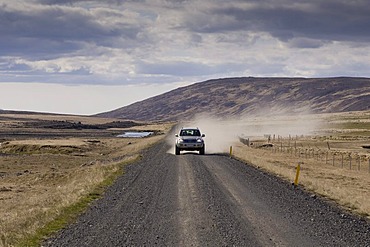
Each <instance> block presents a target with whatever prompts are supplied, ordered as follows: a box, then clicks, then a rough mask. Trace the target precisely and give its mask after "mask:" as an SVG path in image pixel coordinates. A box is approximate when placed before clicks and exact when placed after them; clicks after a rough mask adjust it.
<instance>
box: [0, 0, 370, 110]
mask: <svg viewBox="0 0 370 247" xmlns="http://www.w3.org/2000/svg"><path fill="white" fill-rule="evenodd" d="M369 13H370V4H369V1H368V0H310V1H301V0H235V1H224V0H105V1H101V0H96V1H90V0H76V1H73V0H0V109H8V110H27V111H40V112H53V113H68V114H82V115H90V114H95V113H100V112H105V111H109V110H113V109H117V108H119V107H122V106H125V105H129V104H131V103H133V102H136V101H140V100H144V99H146V98H148V97H152V96H154V95H158V94H161V93H164V92H166V91H169V90H173V89H175V88H178V87H181V86H186V85H190V84H192V83H195V82H201V81H205V80H208V79H216V78H225V77H240V76H255V77H335V76H357V77H370V28H369V27H370V15H369Z"/></svg>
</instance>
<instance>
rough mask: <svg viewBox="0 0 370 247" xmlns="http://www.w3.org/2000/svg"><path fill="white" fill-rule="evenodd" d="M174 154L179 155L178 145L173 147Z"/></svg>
mask: <svg viewBox="0 0 370 247" xmlns="http://www.w3.org/2000/svg"><path fill="white" fill-rule="evenodd" d="M175 154H176V155H180V149H179V148H178V147H175Z"/></svg>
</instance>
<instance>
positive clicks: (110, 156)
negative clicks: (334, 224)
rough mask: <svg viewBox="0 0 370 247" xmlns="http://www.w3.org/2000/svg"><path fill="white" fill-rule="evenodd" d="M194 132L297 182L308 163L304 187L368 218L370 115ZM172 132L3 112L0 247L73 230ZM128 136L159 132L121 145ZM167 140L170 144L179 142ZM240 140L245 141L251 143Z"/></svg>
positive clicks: (249, 122)
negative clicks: (98, 200) (79, 218)
mask: <svg viewBox="0 0 370 247" xmlns="http://www.w3.org/2000/svg"><path fill="white" fill-rule="evenodd" d="M297 119H298V120H299V121H297ZM191 124H192V125H196V126H198V127H200V128H201V129H202V132H203V133H205V134H206V154H207V153H215V152H217V153H219V152H225V153H228V151H229V146H233V156H234V157H235V158H238V159H240V160H243V161H246V162H247V163H249V164H252V165H255V166H257V167H259V168H260V169H263V170H266V171H268V172H271V173H274V174H276V175H277V176H280V177H281V178H282V179H286V180H288V181H291V182H293V180H294V177H295V172H296V167H297V165H298V164H301V174H300V178H299V186H303V187H304V188H305V189H307V190H309V191H311V192H312V193H313V194H317V195H320V196H322V197H325V198H327V199H328V200H332V201H335V202H337V203H338V204H339V205H341V206H342V207H343V208H344V209H346V210H351V211H353V212H354V213H357V214H360V215H362V216H364V217H369V216H370V191H369V190H368V188H369V187H370V167H369V166H370V163H369V156H370V149H368V147H369V146H370V112H369V111H361V112H346V113H336V114H314V115H306V116H304V117H301V116H300V117H296V116H293V117H292V116H290V117H280V118H269V117H258V118H257V117H256V118H250V119H244V120H242V121H240V120H239V121H235V122H233V123H231V122H227V123H222V122H220V121H214V120H212V119H208V120H207V121H204V119H203V120H199V119H198V120H197V121H195V122H193V123H191ZM172 126H173V123H167V124H163V123H150V124H148V123H142V122H132V121H123V120H119V119H108V118H93V117H77V116H64V115H50V114H49V115H47V114H42V115H40V114H0V143H1V144H0V246H37V245H38V244H39V243H40V241H42V239H43V238H44V237H45V236H48V235H49V234H51V233H53V232H54V231H56V230H58V229H60V228H61V227H63V226H65V225H66V224H68V223H70V222H72V221H73V220H74V219H75V218H76V217H77V215H78V214H79V213H81V212H83V211H84V210H85V209H86V207H88V205H89V204H90V203H91V202H92V201H93V200H95V199H96V198H99V197H100V196H102V194H103V193H104V189H105V188H106V187H107V186H109V185H110V184H111V183H112V182H113V181H114V180H115V178H116V177H117V176H119V175H121V174H123V173H124V167H125V166H124V165H125V164H127V163H130V162H134V161H135V160H137V159H140V156H141V155H142V152H143V151H144V149H145V148H147V147H149V146H150V145H153V144H154V143H156V142H158V141H159V140H162V139H163V138H164V137H165V136H166V134H168V133H170V130H171V127H172ZM281 126H283V127H281ZM127 130H132V131H151V132H154V134H153V135H152V136H150V137H146V138H132V139H130V138H117V137H116V136H117V135H118V134H122V133H123V132H125V131H127ZM243 134H244V135H243ZM167 136H169V137H168V138H169V139H170V143H171V144H172V145H173V142H174V136H171V135H167ZM171 137H172V138H171ZM238 137H242V138H243V139H248V140H249V145H246V144H245V142H244V143H242V142H240V141H239V140H238ZM173 150H174V149H173V148H171V152H172V153H173ZM342 157H343V158H342Z"/></svg>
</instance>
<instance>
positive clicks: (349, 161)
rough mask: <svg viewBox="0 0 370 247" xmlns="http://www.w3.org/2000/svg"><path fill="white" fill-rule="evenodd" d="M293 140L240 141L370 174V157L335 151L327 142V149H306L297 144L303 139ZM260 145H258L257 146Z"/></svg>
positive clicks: (255, 146) (243, 139) (242, 139)
mask: <svg viewBox="0 0 370 247" xmlns="http://www.w3.org/2000/svg"><path fill="white" fill-rule="evenodd" d="M295 138H296V139H295V140H293V139H292V138H291V137H290V136H289V138H286V139H284V138H282V137H280V136H278V137H277V138H276V139H275V135H274V136H273V138H270V137H268V140H267V143H266V142H264V143H261V142H252V141H250V140H249V138H242V137H240V138H239V140H240V142H242V143H243V144H245V145H248V146H250V147H254V148H264V149H266V150H270V151H271V152H272V153H285V154H287V155H290V156H292V157H297V158H298V159H313V160H316V161H318V162H320V163H324V164H325V165H331V166H333V167H339V168H343V169H349V170H357V171H365V170H367V171H368V173H370V157H369V155H364V154H359V153H356V152H345V151H338V150H334V149H332V148H331V147H330V143H329V142H326V146H327V148H326V149H323V148H318V147H316V148H313V147H304V145H303V144H302V143H299V144H297V140H298V139H299V138H303V136H302V137H298V136H296V137H295ZM255 143H258V144H255Z"/></svg>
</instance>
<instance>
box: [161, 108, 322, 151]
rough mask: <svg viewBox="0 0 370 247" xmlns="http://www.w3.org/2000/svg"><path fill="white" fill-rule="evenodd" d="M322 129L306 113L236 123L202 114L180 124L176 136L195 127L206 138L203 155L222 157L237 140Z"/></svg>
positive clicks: (237, 121)
mask: <svg viewBox="0 0 370 247" xmlns="http://www.w3.org/2000/svg"><path fill="white" fill-rule="evenodd" d="M261 116H262V117H261ZM322 125H323V122H322V120H321V119H320V116H319V115H313V114H309V113H306V112H302V113H300V114H295V115H288V116H287V115H277V114H275V115H271V114H270V115H269V114H263V113H262V112H261V113H259V114H258V116H248V117H243V118H240V119H237V120H236V119H219V118H215V117H211V116H207V115H206V114H201V115H198V116H197V117H195V118H194V120H192V121H188V122H182V123H180V124H179V125H178V127H177V129H176V133H177V132H178V131H179V129H181V127H198V128H199V129H200V130H201V132H202V133H203V134H205V135H206V137H205V138H204V139H205V143H206V153H225V152H228V150H229V147H230V146H231V145H232V144H233V143H234V142H235V141H238V138H239V137H240V136H244V137H249V138H260V137H264V136H266V135H271V136H272V135H276V136H282V137H288V136H292V137H293V136H296V135H298V136H301V135H313V134H314V133H315V131H317V130H318V129H319V128H320V127H321V126H322ZM174 134H175V133H174ZM174 134H173V138H170V139H169V140H168V141H169V143H170V144H171V145H172V147H171V149H170V150H169V153H173V152H174V142H175V137H174Z"/></svg>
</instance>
